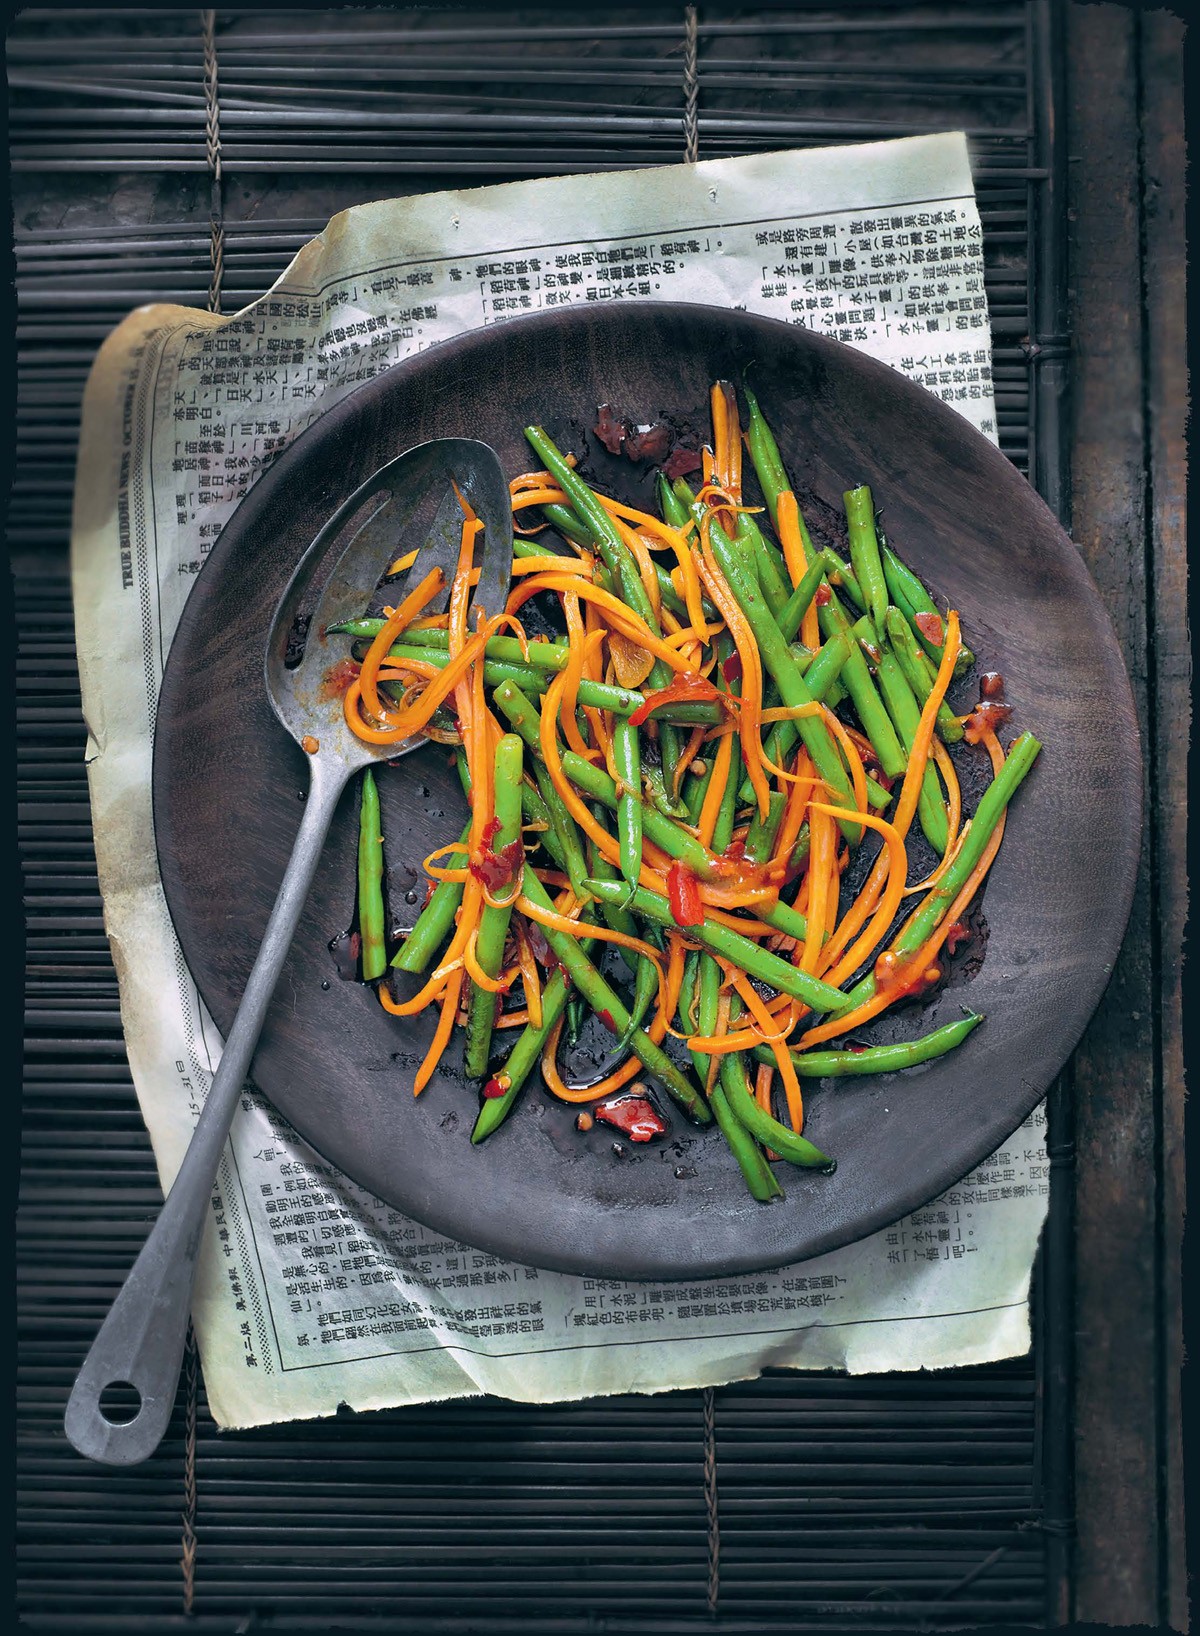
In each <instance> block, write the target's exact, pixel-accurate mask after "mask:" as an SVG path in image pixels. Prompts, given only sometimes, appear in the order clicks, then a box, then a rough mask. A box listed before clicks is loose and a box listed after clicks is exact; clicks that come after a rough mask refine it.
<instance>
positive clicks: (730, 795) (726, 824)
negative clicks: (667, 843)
mask: <svg viewBox="0 0 1200 1636" xmlns="http://www.w3.org/2000/svg"><path fill="white" fill-rule="evenodd" d="M733 652H734V646H733V638H732V637H731V636H730V635H729V634H728V632H727V633H726V634H725V635H724V636H721V637H719V638H718V641H717V666H716V670H717V689H718V691H719V692H721V693H732V694H734V695H735V696H736V695H739V694H740V693H741V690H742V687H741V682H740V681H739V680H738V679H737V678H736V677H733V678H729V677H727V676H726V675H725V661H726V660H727V659H729V658H730V657H731V656H732V655H733ZM741 771H742V747H741V743H740V741H739V739H738V738H737V735H736V734H735V735H734V736H733V738H732V742H731V744H730V748H729V771H728V772H727V773H726V775H725V788H724V789H723V790H722V791H721V800H720V803H719V805H718V807H717V816H716V819H715V821H714V823H713V832H712V850H713V851H714V852H716V853H721V852H724V851H725V850H726V849H727V848H728V846H729V843H730V842H731V841H732V840H733V826H734V819H735V817H736V815H737V806H738V798H737V786H738V779H739V777H740V775H741ZM750 799H751V800H753V799H754V793H753V790H751V794H750Z"/></svg>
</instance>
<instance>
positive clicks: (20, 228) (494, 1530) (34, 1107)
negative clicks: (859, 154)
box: [8, 0, 1067, 1636]
mask: <svg viewBox="0 0 1200 1636" xmlns="http://www.w3.org/2000/svg"><path fill="white" fill-rule="evenodd" d="M581 18H582V14H581V13H578V12H571V11H566V12H556V11H553V10H551V9H550V8H542V9H540V10H533V9H530V10H520V11H516V10H507V9H503V10H502V9H495V8H492V9H487V10H484V9H478V10H468V9H463V8H454V9H443V10H416V9H412V10H409V9H407V8H392V9H388V10H380V11H337V12H333V11H318V10H297V11H295V12H290V13H289V12H280V11H274V10H272V11H265V10H264V11H261V12H255V11H242V10H239V11H235V12H217V13H215V14H214V13H200V12H187V11H179V10H172V11H167V10H162V11H146V10H133V9H130V10H125V9H106V10H104V11H98V10H95V9H88V8H79V9H74V10H73V9H69V8H64V9H57V10H53V11H51V10H46V11H40V10H37V9H30V10H25V11H22V12H21V13H20V14H19V15H18V16H17V18H16V20H15V22H14V24H13V27H12V30H11V32H10V35H9V39H8V76H9V90H10V113H9V118H10V164H11V171H12V177H11V185H12V194H13V210H14V222H15V235H16V243H15V251H16V270H17V292H18V303H19V305H18V325H17V372H18V416H17V426H16V442H17V461H16V476H15V482H14V487H13V490H12V495H11V501H10V510H9V537H10V547H11V551H12V561H13V569H14V576H15V579H14V583H15V597H16V612H17V627H18V637H19V650H18V658H17V751H18V780H19V785H18V799H19V810H18V842H19V850H20V855H21V860H22V867H23V871H24V886H25V907H26V925H27V945H26V955H27V979H26V991H25V992H26V1011H25V1025H26V1031H25V1082H24V1101H23V1107H22V1160H21V1194H20V1207H19V1212H18V1219H17V1236H18V1296H19V1308H18V1370H19V1373H18V1404H19V1430H18V1447H17V1453H18V1527H19V1545H18V1553H19V1554H18V1576H19V1604H18V1606H19V1612H20V1614H21V1617H22V1619H23V1621H24V1623H25V1625H26V1627H27V1628H28V1629H30V1630H38V1631H50V1630H64V1631H72V1632H79V1633H87V1632H96V1633H100V1632H107V1631H113V1632H117V1631H120V1632H123V1633H126V1632H129V1633H132V1632H138V1631H159V1630H161V1631H169V1630H172V1629H174V1628H176V1626H178V1627H179V1628H181V1629H182V1628H184V1627H185V1626H186V1628H188V1629H191V1630H196V1631H205V1632H207V1631H213V1632H226V1631H228V1632H230V1633H232V1632H235V1631H236V1632H243V1631H250V1630H259V1629H267V1628H277V1629H286V1630H295V1631H302V1630H325V1629H334V1628H336V1629H337V1630H339V1631H343V1630H344V1631H363V1632H366V1631H381V1632H382V1631H391V1630H400V1629H410V1628H414V1625H415V1626H417V1627H419V1628H421V1629H423V1630H429V1631H435V1632H436V1631H445V1632H455V1631H467V1630H476V1629H480V1628H483V1627H484V1626H485V1625H486V1628H487V1629H489V1630H495V1631H505V1630H512V1631H518V1630H519V1631H522V1632H530V1633H537V1632H546V1633H550V1632H563V1633H567V1632H580V1633H582V1632H584V1631H587V1632H596V1631H606V1630H612V1631H619V1630H634V1629H643V1628H645V1627H646V1626H647V1625H648V1624H649V1625H650V1626H652V1628H653V1629H654V1630H655V1631H659V1632H663V1633H664V1636H665V1633H668V1632H685V1631H693V1630H696V1631H698V1630H705V1629H714V1628H715V1629H718V1630H722V1631H730V1632H751V1631H755V1632H757V1631H762V1632H767V1631H773V1630H785V1629H786V1630H788V1631H809V1630H813V1631H842V1630H863V1629H867V1628H871V1627H878V1626H879V1625H881V1624H882V1625H884V1626H886V1627H888V1628H904V1629H914V1630H937V1629H943V1628H951V1627H953V1626H955V1625H962V1624H970V1625H982V1626H987V1625H1010V1624H1018V1623H1021V1624H1027V1625H1028V1624H1032V1625H1037V1624H1044V1623H1045V1622H1046V1618H1047V1613H1046V1610H1047V1609H1048V1608H1049V1607H1051V1606H1052V1605H1053V1604H1054V1599H1055V1598H1056V1596H1057V1595H1058V1594H1059V1590H1060V1585H1059V1583H1058V1581H1059V1579H1060V1578H1061V1551H1060V1550H1059V1544H1060V1542H1061V1540H1062V1538H1063V1537H1064V1535H1065V1532H1066V1528H1067V1523H1066V1521H1065V1514H1064V1509H1063V1507H1064V1484H1063V1480H1062V1472H1063V1470H1064V1468H1065V1462H1064V1461H1063V1459H1062V1457H1061V1456H1062V1450H1061V1447H1059V1446H1058V1444H1056V1440H1055V1439H1054V1438H1049V1437H1047V1435H1046V1433H1045V1430H1044V1426H1045V1425H1046V1424H1048V1423H1050V1421H1051V1420H1052V1419H1053V1416H1048V1415H1047V1413H1046V1412H1045V1406H1046V1402H1047V1395H1048V1394H1049V1396H1050V1397H1051V1399H1053V1393H1054V1391H1055V1390H1056V1383H1057V1382H1059V1381H1060V1380H1061V1378H1062V1376H1063V1373H1064V1371H1063V1370H1062V1368H1061V1363H1060V1361H1057V1360H1058V1353H1059V1351H1060V1350H1061V1347H1062V1345H1063V1344H1064V1340H1063V1337H1062V1336H1061V1335H1059V1334H1058V1333H1057V1332H1056V1329H1055V1326H1054V1325H1053V1324H1049V1323H1047V1322H1046V1321H1045V1320H1044V1318H1043V1317H1042V1316H1041V1314H1040V1308H1041V1307H1043V1306H1044V1307H1048V1308H1049V1309H1050V1310H1059V1307H1058V1304H1057V1303H1056V1302H1055V1300H1054V1299H1053V1293H1052V1286H1053V1282H1054V1279H1055V1278H1056V1277H1060V1276H1061V1270H1060V1268H1059V1267H1058V1266H1057V1265H1056V1266H1052V1267H1050V1268H1047V1269H1045V1270H1044V1273H1043V1276H1042V1277H1041V1278H1040V1281H1039V1291H1040V1293H1041V1295H1042V1296H1043V1297H1044V1298H1043V1299H1042V1300H1041V1301H1040V1303H1039V1315H1038V1319H1037V1323H1036V1326H1035V1327H1036V1333H1037V1337H1038V1339H1037V1344H1036V1347H1035V1351H1034V1354H1033V1356H1032V1357H1031V1358H1029V1359H1022V1360H1015V1361H1013V1362H1011V1363H1009V1364H1005V1365H997V1366H993V1367H990V1368H986V1369H972V1370H962V1371H958V1372H954V1373H952V1374H948V1375H941V1376H939V1375H927V1376H918V1377H907V1376H904V1377H882V1378H868V1379H855V1380H850V1379H845V1378H837V1377H833V1378H831V1377H819V1378H811V1377H805V1376H804V1375H791V1374H783V1373H780V1374H777V1375H773V1376H768V1377H766V1378H764V1379H762V1380H759V1381H756V1382H754V1383H751V1384H747V1385H740V1386H731V1387H727V1388H722V1389H720V1390H718V1391H716V1392H704V1393H697V1392H692V1393H676V1394H672V1395H670V1396H668V1397H665V1398H656V1399H653V1400H650V1399H638V1398H627V1399H622V1398H617V1399H605V1400H602V1401H598V1402H594V1403H583V1404H567V1405H559V1406H553V1407H549V1408H535V1407H530V1406H526V1405H518V1404H510V1403H504V1402H497V1401H493V1400H481V1401H468V1402H459V1403H451V1404H446V1405H435V1406H430V1407H423V1408H415V1409H407V1410H400V1411H392V1412H388V1413H383V1414H375V1415H369V1416H361V1417H354V1416H346V1417H344V1418H343V1417H339V1418H338V1419H337V1420H334V1421H331V1422H327V1423H317V1424H304V1425H300V1426H293V1427H289V1426H283V1427H274V1428H268V1429H264V1430H260V1431H255V1432H249V1433H242V1434H220V1435H218V1434H217V1432H216V1431H215V1428H214V1427H213V1425H212V1422H211V1420H210V1419H209V1417H208V1415H207V1413H206V1409H205V1401H204V1392H203V1383H202V1381H200V1380H199V1379H198V1371H197V1370H196V1368H195V1363H194V1354H192V1355H190V1357H189V1368H188V1369H187V1370H186V1371H185V1377H184V1380H183V1381H182V1382H181V1386H180V1392H179V1397H178V1401H177V1405H176V1411H175V1415H174V1419H173V1421H172V1424H171V1428H170V1431H169V1432H168V1435H167V1438H166V1440H165V1442H164V1444H163V1446H162V1448H161V1450H160V1452H159V1454H158V1455H157V1456H156V1457H155V1458H154V1459H153V1460H152V1461H151V1462H149V1463H148V1464H147V1465H146V1466H144V1467H141V1468H138V1469H135V1470H131V1471H112V1470H108V1469H105V1468H101V1467H97V1466H90V1465H88V1464H87V1463H86V1462H84V1461H82V1460H81V1459H79V1457H78V1456H77V1455H76V1454H75V1453H74V1451H73V1450H72V1449H71V1448H70V1447H69V1445H68V1444H67V1443H66V1441H65V1438H64V1436H63V1433H62V1413H63V1408H64V1406H65V1402H66V1396H67V1393H68V1391H69V1389H70V1385H71V1382H72V1380H73V1378H74V1373H75V1371H76V1369H77V1368H78V1366H79V1364H80V1363H81V1362H82V1360H83V1357H84V1354H85V1352H86V1350H87V1347H88V1345H89V1344H90V1342H91V1339H92V1336H93V1335H94V1332H95V1329H96V1327H97V1326H98V1324H99V1322H100V1321H101V1318H102V1317H103V1315H104V1313H105V1311H106V1310H107V1306H108V1303H109V1302H110V1301H111V1299H112V1297H113V1296H114V1295H115V1293H116V1291H117V1289H118V1287H119V1285H120V1283H121V1280H122V1279H123V1278H124V1275H125V1273H126V1271H127V1270H128V1267H129V1265H130V1264H131V1262H132V1260H133V1257H134V1255H135V1253H136V1250H137V1247H138V1245H139V1244H140V1242H141V1240H142V1238H143V1237H144V1236H145V1233H146V1232H147V1231H148V1228H149V1225H150V1223H151V1221H152V1219H153V1216H154V1213H155V1211H156V1209H157V1206H158V1203H159V1193H158V1187H157V1181H156V1178H155V1172H154V1166H153V1161H152V1156H151V1152H150V1145H149V1142H148V1139H147V1137H146V1135H145V1132H144V1130H143V1128H142V1124H141V1119H140V1116H139V1113H138V1108H137V1103H136V1098H135V1096H134V1092H133V1087H132V1084H131V1082H130V1078H129V1074H128V1069H127V1066H126V1063H125V1059H124V1051H123V1045H122V1038H121V1028H120V1019H119V1015H118V1009H117V987H116V979H115V976H114V973H113V970H112V965H111V962H110V959H109V954H108V947H107V942H106V939H105V937H104V931H103V923H102V917H101V904H100V898H99V892H98V888H97V884H96V878H95V863H94V857H93V853H92V845H91V828H90V821H89V813H88V804H87V787H86V781H85V775H84V768H83V759H82V757H83V747H84V736H85V735H84V727H83V722H82V719H81V716H80V709H79V694H78V683H77V678H76V675H75V665H74V649H73V640H72V622H71V611H70V601H69V587H68V578H67V557H66V549H67V540H68V534H69V521H70V505H71V494H72V486H73V476H74V455H75V442H76V437H77V431H78V407H79V401H80V396H81V392H82V387H83V381H84V378H85V376H86V372H87V369H88V366H89V364H90V361H91V358H92V356H93V354H94V352H95V349H96V347H97V346H98V345H99V343H100V342H101V340H102V339H103V338H104V336H105V335H106V334H107V333H108V331H109V330H110V329H111V328H112V327H113V325H115V324H116V323H117V322H118V321H119V319H120V318H121V317H122V316H123V315H124V314H125V312H126V311H127V310H128V309H129V308H130V307H131V306H134V305H137V304H140V303H142V302H147V301H152V300H162V301H172V302H179V303H183V304H186V305H193V306H206V305H211V306H213V307H214V308H219V309H220V310H225V311H232V310H234V309H236V308H237V307H240V306H242V305H243V304H245V303H246V302H248V301H250V300H252V299H253V298H254V297H256V296H258V295H260V294H261V293H262V291H263V290H264V289H265V288H266V287H267V285H268V284H270V283H271V281H272V280H273V279H274V278H275V277H276V276H277V274H278V273H279V272H280V271H281V270H282V268H283V267H284V266H285V264H286V262H287V260H288V259H289V257H290V256H291V255H292V253H293V252H294V251H295V250H296V249H297V248H298V247H299V246H300V245H301V244H302V243H303V242H304V241H305V240H306V239H307V238H309V237H311V236H312V235H313V234H314V233H316V232H318V231H319V230H320V229H321V228H322V227H323V226H324V225H325V223H326V221H327V220H328V218H329V217H330V216H331V215H332V214H334V212H335V211H337V210H340V209H342V208H345V207H346V206H348V205H350V204H354V203H358V202H360V201H363V200H366V199H370V198H378V197H384V196H388V195H397V194H406V193H415V192H424V191H432V190H436V189H440V188H444V187H454V186H470V185H477V184H482V183H487V182H492V181H504V180H511V179H516V178H518V177H524V176H538V175H550V174H561V173H565V172H572V171H589V170H601V169H617V168H622V167H625V166H640V165H647V164H660V163H668V162H673V161H675V160H677V159H680V158H683V157H684V156H685V154H688V153H693V154H698V156H699V157H701V158H716V157H723V156H726V155H733V154H739V153H748V152H752V151H755V150H759V149H771V148H776V147H783V146H809V145H823V144H828V143H831V142H844V141H857V140H872V139H876V138H879V137H884V136H892V135H897V136H898V135H909V134H913V133H915V132H917V131H921V130H936V129H950V128H962V129H966V130H967V131H968V133H969V134H970V137H971V145H972V159H973V164H974V167H975V173H976V185H977V190H978V199H979V207H980V214H981V217H982V221H983V226H984V249H985V256H986V266H987V290H988V298H989V304H990V308H991V313H992V317H993V341H994V346H995V363H994V374H995V382H996V392H997V407H998V412H999V432H1000V438H1001V446H1002V448H1003V449H1004V452H1005V453H1006V454H1007V455H1008V456H1009V458H1010V459H1012V460H1013V461H1014V462H1015V463H1016V464H1017V465H1018V466H1019V467H1020V468H1021V469H1022V470H1023V471H1026V472H1027V473H1028V474H1029V475H1030V477H1031V479H1032V480H1033V481H1035V482H1036V483H1038V485H1039V486H1040V487H1041V488H1042V491H1043V493H1045V494H1046V495H1047V497H1048V498H1050V500H1051V503H1055V501H1056V499H1057V498H1058V487H1057V484H1058V481H1059V479H1058V475H1057V474H1058V472H1059V471H1060V469H1061V461H1062V449H1061V447H1060V446H1059V441H1058V425H1057V416H1056V407H1057V402H1058V398H1059V397H1060V396H1061V391H1062V389H1063V386H1064V384H1065V381H1064V372H1065V362H1064V359H1063V356H1062V350H1061V346H1060V345H1059V343H1058V341H1057V338H1056V335H1055V333H1054V332H1055V329H1056V324H1055V320H1054V314H1055V313H1056V311H1057V310H1058V306H1059V305H1060V303H1061V298H1062V292H1061V254H1060V249H1059V245H1058V237H1059V234H1060V232H1061V223H1060V222H1059V220H1058V212H1057V211H1056V210H1055V209H1054V208H1052V204H1051V202H1050V198H1049V194H1050V190H1049V187H1048V184H1049V182H1050V181H1051V180H1052V177H1053V175H1054V167H1055V165H1056V164H1058V163H1059V162H1060V160H1061V155H1057V154H1056V153H1055V151H1054V146H1053V142H1052V132H1053V130H1054V129H1055V128H1056V127H1055V124H1054V122H1053V111H1054V110H1053V90H1054V86H1053V74H1052V69H1053V67H1054V63H1053V59H1052V55H1051V49H1050V48H1051V42H1052V34H1053V14H1052V11H1051V7H1050V3H1049V0H1029V3H1028V4H1019V5H1006V4H973V3H960V4H953V5H950V4H942V5H919V6H914V5H907V4H886V5H880V6H878V7H874V8H871V9H864V8H862V7H859V6H854V7H851V6H848V5H843V6H842V7H840V8H829V9H826V10H813V9H809V8H807V7H789V8H786V9H783V8H771V7H759V8H754V7H738V8H734V7H730V6H712V7H709V6H705V7H701V8H700V9H699V12H698V13H697V12H696V10H695V9H694V8H687V7H682V6H680V7H669V6H661V5H649V6H639V7H637V8H633V7H618V8H616V9H612V10H607V11H605V13H604V15H603V21H602V23H598V24H591V23H589V22H585V21H582V20H581ZM1057 128H1061V126H1058V127H1057ZM1031 338H1032V339H1031ZM1052 1132H1053V1119H1052ZM1061 1192H1062V1189H1061V1184H1060V1189H1059V1195H1058V1199H1056V1197H1055V1195H1054V1194H1053V1193H1052V1204H1051V1217H1052V1233H1053V1231H1054V1230H1055V1227H1054V1224H1055V1221H1056V1220H1057V1222H1058V1229H1057V1230H1058V1231H1060V1232H1061V1230H1062V1220H1063V1217H1062V1209H1061V1204H1060V1202H1059V1201H1060V1200H1061ZM1047 1291H1049V1292H1050V1293H1049V1294H1047ZM1055 1423H1056V1424H1057V1423H1058V1422H1055ZM1058 1443H1061V1438H1060V1439H1058Z"/></svg>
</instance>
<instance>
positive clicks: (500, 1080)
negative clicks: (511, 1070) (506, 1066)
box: [483, 1074, 512, 1101]
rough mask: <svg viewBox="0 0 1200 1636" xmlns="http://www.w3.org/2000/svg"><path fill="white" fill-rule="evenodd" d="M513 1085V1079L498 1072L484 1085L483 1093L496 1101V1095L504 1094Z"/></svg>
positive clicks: (490, 1099)
mask: <svg viewBox="0 0 1200 1636" xmlns="http://www.w3.org/2000/svg"><path fill="white" fill-rule="evenodd" d="M511 1085H512V1080H511V1079H510V1078H509V1077H508V1075H507V1074H496V1075H494V1076H493V1077H492V1078H491V1079H489V1080H488V1082H487V1084H486V1085H485V1086H484V1087H483V1094H484V1096H485V1097H487V1098H488V1100H489V1101H494V1100H495V1098H496V1097H498V1096H503V1095H504V1094H505V1092H506V1091H507V1090H508V1089H509V1088H510V1087H511Z"/></svg>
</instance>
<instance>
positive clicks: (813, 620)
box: [775, 489, 821, 652]
mask: <svg viewBox="0 0 1200 1636" xmlns="http://www.w3.org/2000/svg"><path fill="white" fill-rule="evenodd" d="M775 517H776V526H777V527H778V530H779V543H780V545H781V546H782V547H783V560H784V561H785V562H786V563H787V570H788V574H789V575H790V577H791V581H792V589H793V590H795V588H796V586H797V585H799V583H800V581H801V580H802V579H803V578H804V574H805V571H806V569H807V568H808V557H807V553H806V552H805V549H804V537H803V535H802V534H801V532H800V507H799V505H798V504H797V501H796V496H795V495H794V494H793V493H792V491H791V489H784V490H783V491H782V492H781V493H780V495H779V498H778V500H777V501H776V511H775ZM800 640H801V641H802V642H803V643H804V645H805V647H806V648H812V649H813V651H814V652H816V650H817V648H819V647H820V645H821V626H820V623H819V622H818V619H817V604H816V601H815V600H814V601H812V602H810V603H809V605H808V607H807V608H806V609H805V612H804V618H803V619H802V620H801V621H800Z"/></svg>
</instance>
